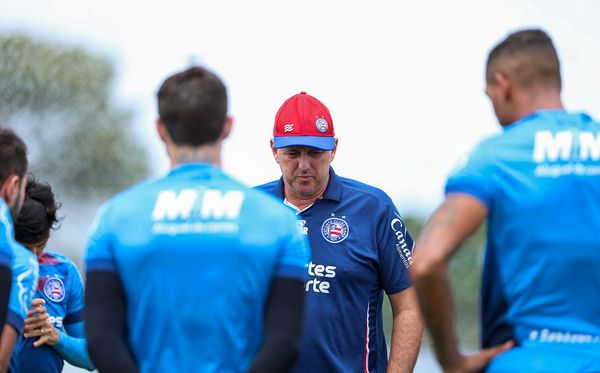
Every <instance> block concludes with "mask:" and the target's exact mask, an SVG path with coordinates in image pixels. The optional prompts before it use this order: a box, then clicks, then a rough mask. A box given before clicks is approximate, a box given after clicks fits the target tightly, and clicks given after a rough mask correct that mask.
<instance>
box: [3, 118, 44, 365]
mask: <svg viewBox="0 0 600 373" xmlns="http://www.w3.org/2000/svg"><path fill="white" fill-rule="evenodd" d="M26 172H27V147H26V146H25V143H24V142H23V140H21V138H20V137H19V136H17V135H16V134H15V133H14V132H13V131H11V130H9V129H2V128H0V197H1V198H0V294H1V296H0V320H1V321H3V324H2V325H3V329H2V337H1V338H0V372H4V371H5V370H6V369H7V368H8V365H9V362H10V357H11V355H12V351H13V348H14V346H15V343H16V342H17V340H18V338H19V335H20V334H21V332H22V330H23V324H24V322H25V318H26V317H27V310H28V309H29V305H30V304H31V298H32V296H33V294H34V292H35V286H36V285H37V279H38V264H37V261H36V260H35V256H34V255H33V254H32V253H31V252H29V250H27V249H26V248H24V247H23V246H21V245H20V244H18V243H17V242H16V241H15V240H14V231H13V223H12V222H13V219H16V217H17V216H18V214H19V211H20V210H21V206H22V204H23V199H24V196H25V186H26V185H27V181H26V179H25V173H26ZM11 260H12V262H11ZM7 265H8V266H10V269H8V268H6V266H7ZM9 294H10V296H9ZM7 305H8V306H7Z"/></svg>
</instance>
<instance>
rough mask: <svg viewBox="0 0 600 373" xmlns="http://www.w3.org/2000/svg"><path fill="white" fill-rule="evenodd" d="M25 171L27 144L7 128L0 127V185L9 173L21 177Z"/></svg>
mask: <svg viewBox="0 0 600 373" xmlns="http://www.w3.org/2000/svg"><path fill="white" fill-rule="evenodd" d="M26 172H27V146H26V145H25V142H23V140H22V139H21V138H20V137H19V136H17V134H16V133H14V132H13V131H12V130H10V129H8V128H0V185H2V184H4V182H5V181H6V179H8V177H9V176H10V175H17V176H19V178H21V179H23V178H24V177H25V173H26Z"/></svg>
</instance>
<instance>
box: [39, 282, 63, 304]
mask: <svg viewBox="0 0 600 373" xmlns="http://www.w3.org/2000/svg"><path fill="white" fill-rule="evenodd" d="M44 294H45V295H46V297H48V299H50V300H51V301H53V302H61V301H62V300H63V299H65V284H63V282H62V280H61V279H60V278H58V277H50V278H48V279H47V280H46V281H45V282H44Z"/></svg>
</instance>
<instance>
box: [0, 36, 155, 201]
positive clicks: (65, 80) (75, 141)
mask: <svg viewBox="0 0 600 373" xmlns="http://www.w3.org/2000/svg"><path fill="white" fill-rule="evenodd" d="M114 75H115V72H114V68H113V66H112V64H111V62H110V61H109V60H108V59H106V58H103V57H99V56H95V55H93V54H91V53H89V52H88V51H86V50H84V49H82V48H78V47H71V46H65V45H61V44H57V43H51V42H47V41H42V40H38V39H34V38H32V37H29V36H26V35H22V34H9V35H2V34H0V123H1V124H2V125H7V126H9V127H12V128H14V129H15V130H16V131H17V133H19V135H21V136H22V137H23V138H24V139H25V140H26V142H27V143H28V147H29V151H30V164H31V171H32V172H34V173H35V174H37V175H38V176H40V177H42V178H43V179H45V180H48V181H50V182H51V183H52V184H53V186H55V187H56V189H57V190H59V191H61V194H62V195H63V196H65V195H68V196H69V198H71V199H72V198H75V199H77V200H82V201H89V200H98V199H104V198H106V197H108V196H110V195H112V194H114V193H115V192H117V191H119V190H121V189H123V188H124V187H127V186H129V185H131V184H133V183H134V182H136V181H138V180H140V179H142V178H144V177H145V176H147V174H148V164H147V155H146V152H145V150H144V148H142V147H141V146H140V144H139V142H138V141H137V139H136V138H135V136H133V134H132V124H131V113H130V112H129V111H127V110H124V109H123V108H121V107H119V106H117V105H116V104H115V103H114V102H113V101H112V100H111V84H112V81H113V78H114Z"/></svg>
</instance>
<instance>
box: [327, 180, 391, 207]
mask: <svg viewBox="0 0 600 373" xmlns="http://www.w3.org/2000/svg"><path fill="white" fill-rule="evenodd" d="M336 176H337V175H336ZM337 179H338V180H339V182H341V183H342V186H343V188H344V193H353V194H356V195H358V196H360V197H363V198H365V199H366V200H367V201H369V202H372V203H376V204H389V203H392V199H391V198H390V196H388V194H387V193H386V192H384V191H383V190H381V189H380V188H377V187H375V186H373V185H369V184H366V183H363V182H361V181H358V180H355V179H351V178H348V177H341V176H337Z"/></svg>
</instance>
